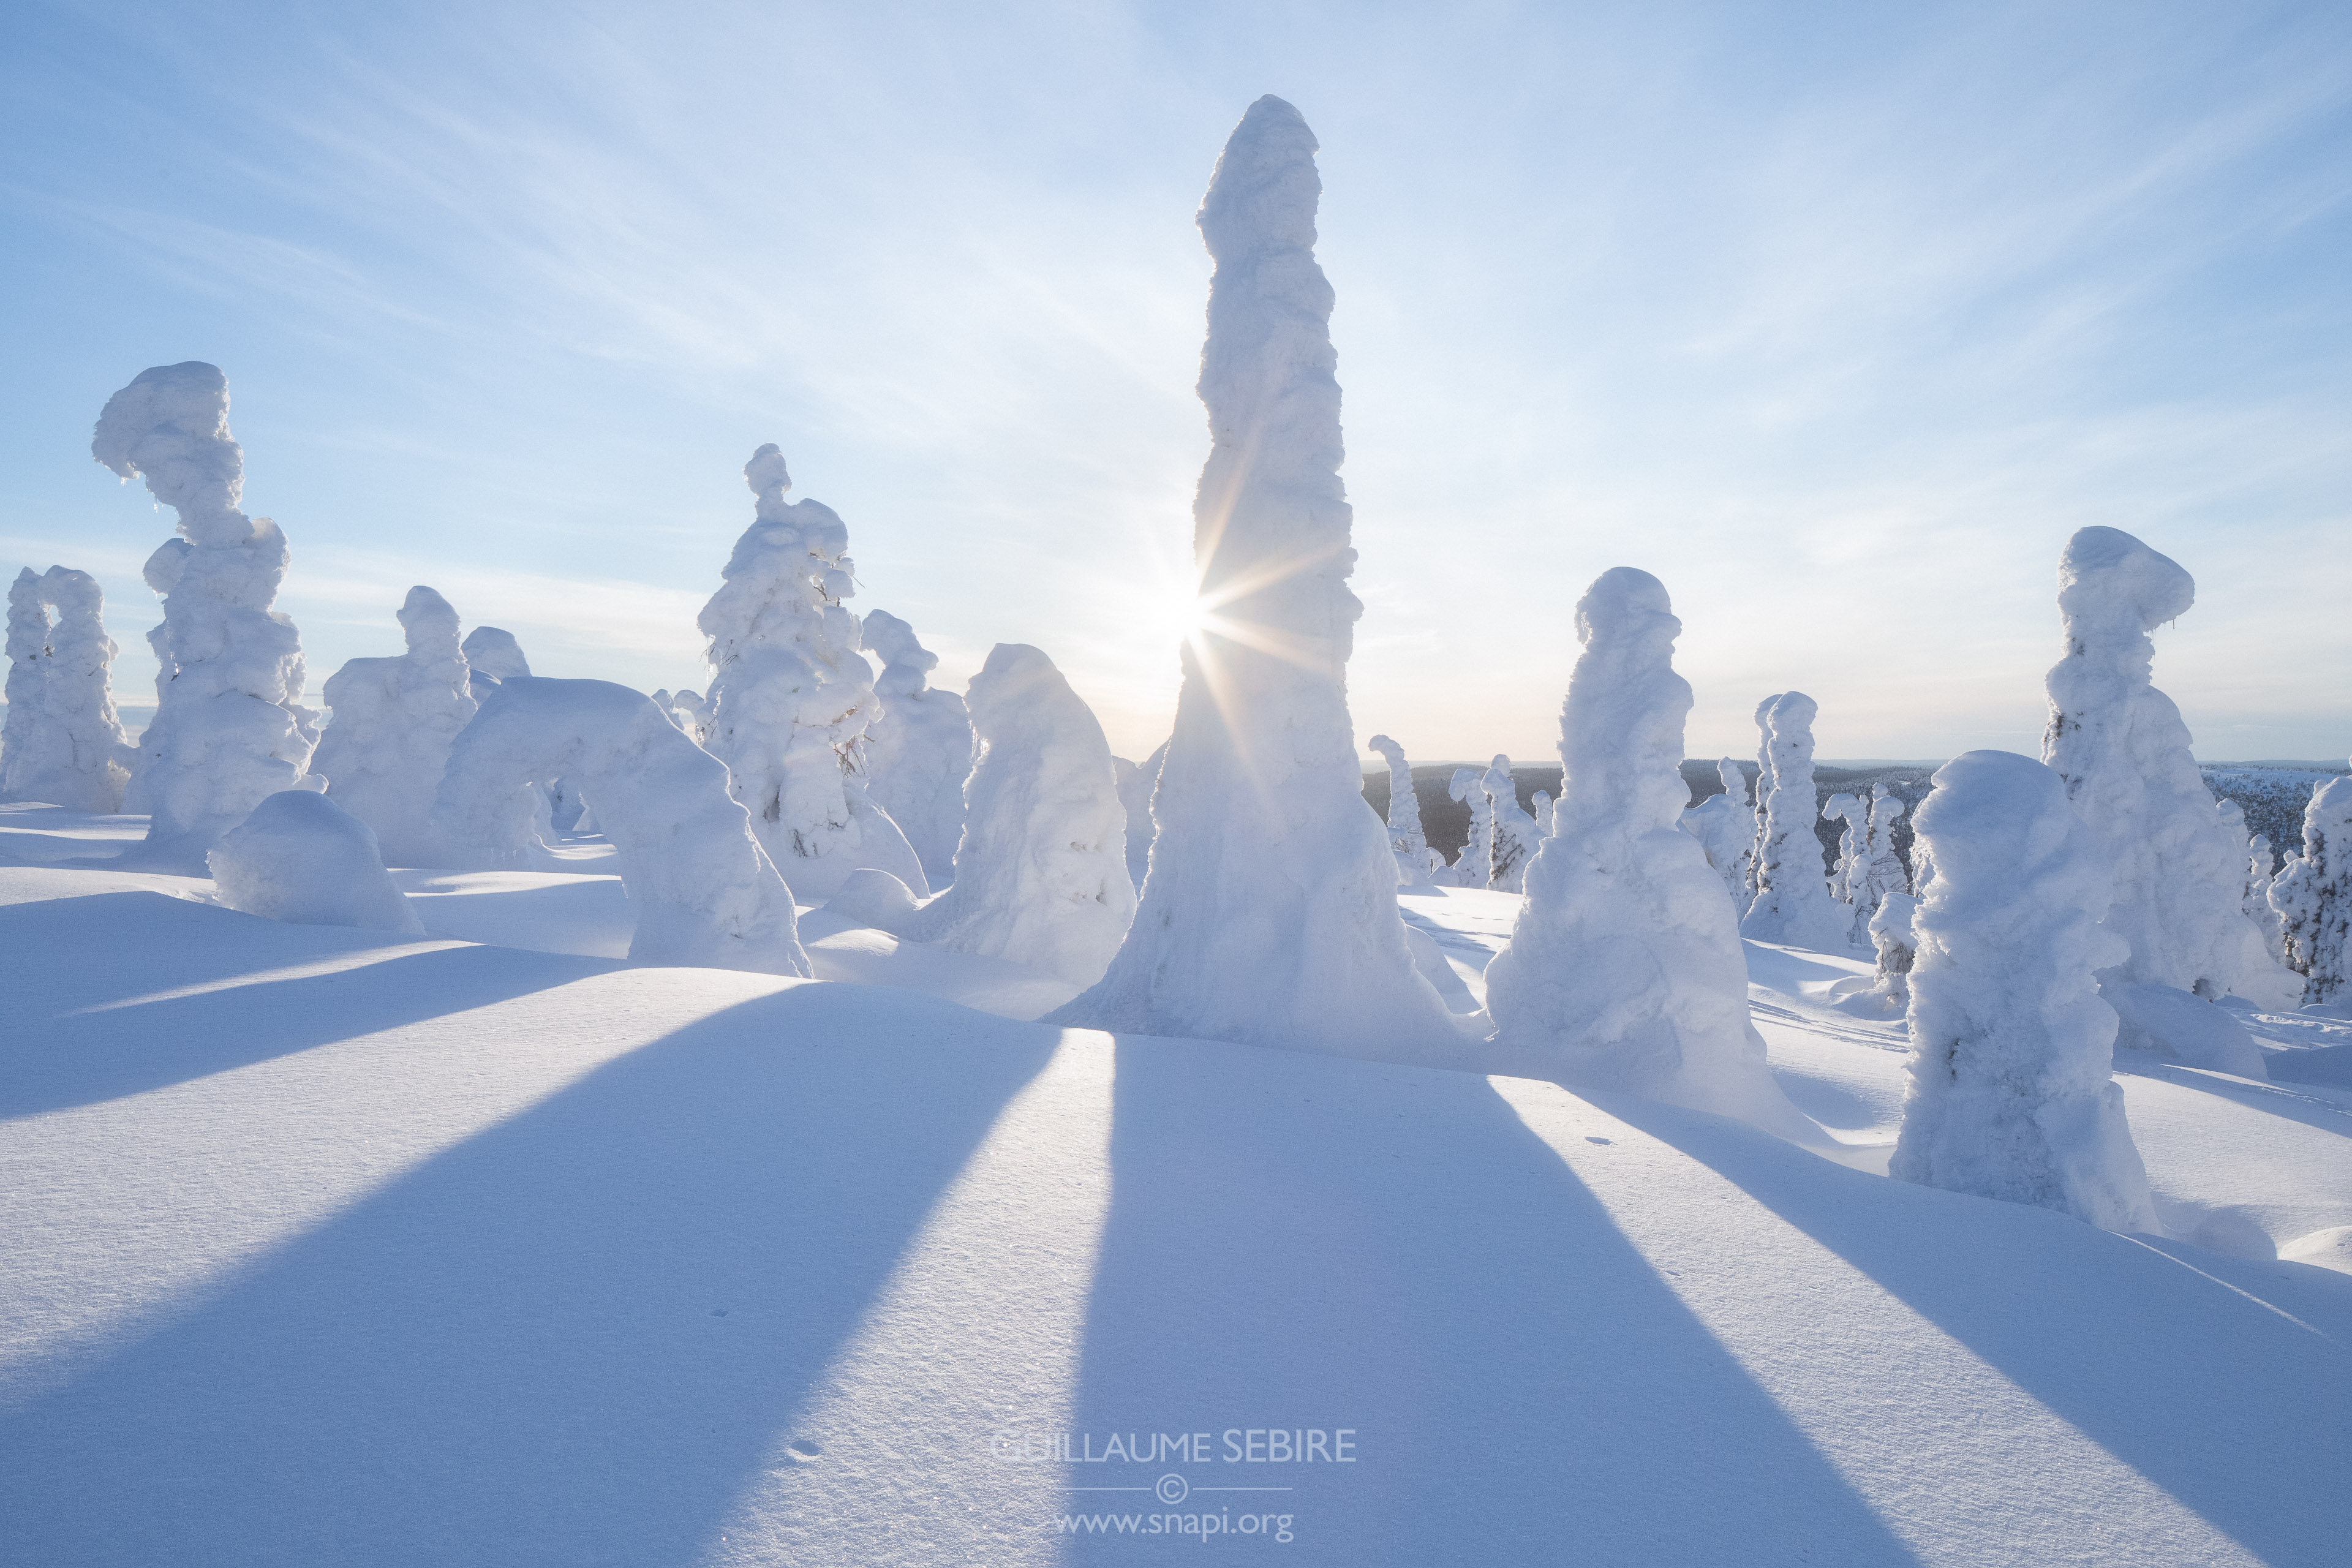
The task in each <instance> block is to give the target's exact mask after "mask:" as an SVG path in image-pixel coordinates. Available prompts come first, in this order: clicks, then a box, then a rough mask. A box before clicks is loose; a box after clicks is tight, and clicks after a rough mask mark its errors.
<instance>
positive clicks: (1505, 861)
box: [1478, 752, 1536, 893]
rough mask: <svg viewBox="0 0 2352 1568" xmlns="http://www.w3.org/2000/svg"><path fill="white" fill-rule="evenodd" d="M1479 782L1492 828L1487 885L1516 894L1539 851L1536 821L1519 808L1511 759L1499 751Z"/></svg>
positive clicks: (1517, 790) (1517, 791) (1499, 890)
mask: <svg viewBox="0 0 2352 1568" xmlns="http://www.w3.org/2000/svg"><path fill="white" fill-rule="evenodd" d="M1478 782H1479V785H1480V787H1482V788H1483V789H1485V790H1486V799H1487V801H1488V803H1489V804H1488V805H1487V807H1486V816H1487V821H1488V822H1489V823H1491V824H1492V825H1493V826H1492V828H1491V832H1492V834H1493V838H1492V840H1491V842H1492V844H1493V846H1494V850H1493V853H1494V860H1493V863H1492V868H1491V869H1490V870H1489V871H1488V872H1487V875H1486V885H1487V886H1488V887H1490V888H1493V889H1496V891H1498V892H1505V893H1516V892H1517V891H1518V890H1519V886H1520V879H1521V878H1523V877H1525V876H1526V875H1527V870H1528V860H1529V859H1530V858H1533V856H1534V855H1535V852H1536V819H1535V818H1534V817H1532V816H1528V814H1527V813H1526V812H1524V811H1522V810H1520V809H1519V789H1518V785H1517V784H1514V783H1513V782H1512V780H1511V759H1510V758H1508V757H1507V756H1504V755H1502V754H1501V753H1500V752H1497V753H1496V757H1495V760H1494V761H1493V762H1492V763H1489V764H1487V768H1486V777H1484V778H1483V779H1481V780H1479V781H1478Z"/></svg>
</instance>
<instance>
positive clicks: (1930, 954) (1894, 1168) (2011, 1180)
mask: <svg viewBox="0 0 2352 1568" xmlns="http://www.w3.org/2000/svg"><path fill="white" fill-rule="evenodd" d="M1917 823H1918V827H1917V831H1918V835H1919V837H1920V839H1921V840H1922V841H1924V842H1926V843H1927V845H1928V846H1929V847H1930V848H1931V850H1932V852H1933V854H1934V857H1935V863H1936V878H1935V880H1934V881H1932V882H1930V883H1928V884H1927V886H1926V888H1925V889H1922V896H1921V898H1920V900H1919V908H1918V911H1917V913H1916V915H1914V916H1913V925H1914V926H1915V927H1916V931H1917V932H1918V953H1917V958H1916V962H1915V963H1913V965H1912V967H1911V1011H1910V1027H1911V1082H1910V1088H1909V1090H1908V1092H1907V1094H1906V1097H1905V1100H1904V1105H1903V1128H1902V1131H1901V1133H1900V1134H1899V1135H1898V1137H1897V1138H1896V1141H1895V1153H1894V1158H1893V1160H1892V1162H1891V1163H1890V1164H1889V1166H1888V1173H1889V1174H1891V1175H1894V1176H1895V1177H1896V1178H1898V1179H1900V1180H1903V1181H1906V1182H1917V1183H1919V1184H1922V1185H1925V1186H1931V1187H1945V1188H1948V1189H1950V1190H1951V1191H1954V1192H1962V1193H1974V1194H1977V1195H1978V1196H1979V1197H1988V1198H2000V1199H2005V1200H2007V1201H2009V1202H2011V1203H2021V1204H2037V1205H2041V1206H2042V1207H2044V1208H2053V1209H2057V1210H2059V1211H2060V1212H2062V1213H2064V1214H2071V1215H2074V1217H2075V1218H2077V1219H2081V1220H2084V1221H2087V1222H2088V1223H2090V1224H2092V1225H2095V1226H2102V1227H2104V1228H2105V1229H2108V1230H2117V1231H2153V1230H2156V1229H2157V1228H2158V1227H2157V1220H2156V1207H2155V1200H2154V1199H2153V1198H2152V1197H2151V1196H2150V1195H2149V1193H2148V1185H2147V1171H2146V1169H2145V1168H2144V1167H2143V1166H2142V1165H2141V1163H2140V1157H2139V1151H2138V1150H2137V1148H2136V1147H2134V1145H2133V1143H2132V1137H2131V1129H2130V1128H2129V1127H2128V1126H2127V1125H2126V1122H2125V1121H2124V1094H2123V1090H2122V1089H2120V1088H2118V1087H2116V1081H2115V1038H2116V1012H2115V1009H2114V1008H2112V1007H2110V1006H2108V1005H2107V1004H2106V1003H2105V1002H2104V1001H2102V1000H2100V996H2099V984H2098V981H2097V979H2096V977H2095V972H2096V971H2099V970H2103V969H2106V968H2108V967H2110V966H2112V965H2113V964H2115V963H2117V962H2119V961H2120V960H2121V959H2122V957H2123V953H2122V952H2121V951H2120V950H2121V949H2122V947H2123V945H2124V944H2123V942H2122V941H2121V940H2120V939H2119V938H2118V937H2116V935H2115V934H2114V932H2112V931H2109V930H2106V929H2105V928H2103V927H2102V926H2101V925H2100V924H2099V918H2100V916H2102V915H2103V914H2105V912H2106V910H2107V907H2108V902H2109V899H2110V888H2109V882H2108V872H2107V856H2106V853H2105V849H2104V848H2103V847H2102V846H2101V844H2100V842H2099V838H2098V836H2097V834H2096V832H2095V830H2094V829H2092V828H2091V827H2090V826H2088V825H2086V824H2085V823H2084V821H2083V820H2082V818H2081V817H2080V816H2077V815H2076V813H2075V812H2074V810H2073V809H2072V808H2071V807H2070V806H2069V805H2067V800H2066V786H2065V783H2064V781H2063V779H2062V778H2061V777H2060V776H2059V775H2058V774H2057V773H2055V772H2053V770H2052V769H2049V768H2046V767H2044V766H2042V764H2041V763H2036V762H2034V761H2032V759H2031V758H2027V757H2021V756H2018V755H2015V754H2014V753H2012V752H1966V753H1964V754H1962V755H1960V756H1958V757H1955V758H1953V759H1952V760H1951V761H1950V762H1948V763H1945V764H1944V766H1943V767H1942V768H1941V769H1939V770H1938V771H1937V773H1936V789H1935V793H1934V794H1932V795H1929V796H1928V797H1927V803H1926V804H1925V805H1922V806H1921V807H1920V808H1919V815H1918V818H1917Z"/></svg>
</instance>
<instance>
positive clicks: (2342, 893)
mask: <svg viewBox="0 0 2352 1568" xmlns="http://www.w3.org/2000/svg"><path fill="white" fill-rule="evenodd" d="M2269 900H2270V906H2271V909H2272V910H2273V912H2274V913H2276V915H2277V916H2278V921H2279V928H2280V933H2281V937H2282V940H2283V942H2284V945H2285V949H2286V961H2287V966H2288V967H2289V968H2291V969H2293V970H2294V972H2295V973H2297V974H2300V975H2302V976H2303V987H2304V988H2303V1000H2304V1004H2305V1005H2306V1006H2310V1005H2316V1004H2319V1003H2327V1002H2333V1003H2341V1002H2344V1001H2347V1000H2352V778H2340V779H2334V780H2331V781H2329V782H2328V783H2326V784H2322V785H2321V786H2320V787H2319V788H2317V789H2316V790H2314V791H2313V792H2312V795H2311V804H2310V805H2306V806H2305V807H2304V810H2303V853H2302V854H2300V855H2298V856H2296V857H2294V858H2293V859H2291V860H2289V861H2288V862H2287V863H2286V865H2285V866H2284V868H2282V869H2281V870H2280V872H2279V874H2278V878H2277V879H2276V880H2274V881H2273V882H2272V884H2271V887H2270V892H2269Z"/></svg>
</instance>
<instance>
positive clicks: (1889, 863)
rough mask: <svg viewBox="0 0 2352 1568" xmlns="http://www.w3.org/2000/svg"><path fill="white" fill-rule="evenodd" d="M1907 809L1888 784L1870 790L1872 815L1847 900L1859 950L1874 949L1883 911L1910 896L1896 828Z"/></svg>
mask: <svg viewBox="0 0 2352 1568" xmlns="http://www.w3.org/2000/svg"><path fill="white" fill-rule="evenodd" d="M1906 809H1907V807H1906V806H1905V805H1904V804H1903V797H1902V796H1901V795H1896V794H1895V792H1894V791H1893V790H1891V789H1889V788H1887V787H1886V786H1885V784H1873V785H1871V786H1870V813H1869V817H1868V819H1867V821H1866V822H1864V825H1863V830H1862V844H1861V847H1860V848H1859V850H1858V851H1857V858H1856V860H1855V864H1854V868H1853V871H1852V872H1851V873H1850V874H1849V875H1848V878H1847V898H1848V899H1849V900H1850V901H1851V902H1852V903H1853V937H1852V940H1853V944H1854V945H1855V946H1856V947H1870V946H1872V945H1874V936H1873V933H1874V931H1876V929H1877V928H1876V926H1875V925H1874V924H1873V921H1875V920H1876V919H1877V916H1878V911H1879V909H1880V907H1881V906H1882V905H1883V904H1885V901H1886V900H1887V899H1888V898H1889V897H1890V896H1893V895H1897V894H1903V893H1907V892H1908V891H1909V890H1910V887H1911V883H1910V879H1908V878H1907V877H1906V876H1905V875H1904V871H1903V857H1901V856H1900V855H1897V854H1896V853H1895V824H1896V823H1897V822H1899V821H1901V820H1902V818H1903V813H1904V812H1905V811H1906Z"/></svg>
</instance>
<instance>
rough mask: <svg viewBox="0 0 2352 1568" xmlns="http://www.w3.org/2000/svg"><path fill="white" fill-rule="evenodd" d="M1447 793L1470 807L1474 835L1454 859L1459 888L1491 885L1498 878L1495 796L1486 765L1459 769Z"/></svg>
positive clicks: (1471, 835)
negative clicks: (1489, 791)
mask: <svg viewBox="0 0 2352 1568" xmlns="http://www.w3.org/2000/svg"><path fill="white" fill-rule="evenodd" d="M1445 793H1446V795H1448V796H1449V797H1451V798H1452V799H1454V800H1458V801H1460V802H1461V803H1462V804H1463V805H1466V806H1468V807H1469V808H1470V838H1469V841H1468V842H1467V843H1465V844H1464V845H1463V846H1462V853H1461V854H1459V855H1457V856H1455V857H1454V866H1453V871H1454V878H1453V880H1452V882H1451V884H1450V885H1451V886H1453V887H1456V888H1488V887H1492V886H1494V879H1495V797H1494V796H1493V795H1491V794H1489V793H1488V792H1487V789H1486V770H1485V769H1483V768H1456V769H1454V777H1453V778H1452V779H1451V780H1449V781H1448V782H1447V784H1446V785H1445Z"/></svg>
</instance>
